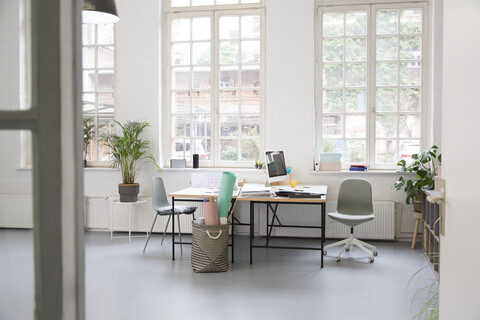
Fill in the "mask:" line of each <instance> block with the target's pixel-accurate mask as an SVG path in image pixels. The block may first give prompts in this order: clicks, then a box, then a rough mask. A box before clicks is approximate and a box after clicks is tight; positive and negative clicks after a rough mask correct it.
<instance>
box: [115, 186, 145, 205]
mask: <svg viewBox="0 0 480 320" xmlns="http://www.w3.org/2000/svg"><path fill="white" fill-rule="evenodd" d="M139 192H140V184H138V183H133V184H123V183H120V184H118V193H119V194H120V202H136V201H137V200H138V193H139Z"/></svg>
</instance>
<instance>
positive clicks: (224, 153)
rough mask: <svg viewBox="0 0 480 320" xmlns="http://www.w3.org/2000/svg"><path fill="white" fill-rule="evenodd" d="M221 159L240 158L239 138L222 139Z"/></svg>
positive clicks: (235, 159)
mask: <svg viewBox="0 0 480 320" xmlns="http://www.w3.org/2000/svg"><path fill="white" fill-rule="evenodd" d="M220 160H222V161H237V160H238V140H220Z"/></svg>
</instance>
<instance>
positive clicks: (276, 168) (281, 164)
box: [265, 151, 288, 182]
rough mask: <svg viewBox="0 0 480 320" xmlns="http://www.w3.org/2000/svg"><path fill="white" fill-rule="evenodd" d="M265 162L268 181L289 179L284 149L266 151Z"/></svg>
mask: <svg viewBox="0 0 480 320" xmlns="http://www.w3.org/2000/svg"><path fill="white" fill-rule="evenodd" d="M265 163H266V165H267V174H268V182H278V181H283V180H288V176H287V168H286V165H285V157H284V156H283V151H267V152H265Z"/></svg>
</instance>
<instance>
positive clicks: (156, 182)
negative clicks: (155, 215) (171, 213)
mask: <svg viewBox="0 0 480 320" xmlns="http://www.w3.org/2000/svg"><path fill="white" fill-rule="evenodd" d="M152 183H153V187H152V205H153V208H154V209H155V210H157V209H159V208H165V207H169V206H170V203H169V202H168V199H167V193H166V192H165V186H164V184H163V179H162V178H160V177H153V178H152Z"/></svg>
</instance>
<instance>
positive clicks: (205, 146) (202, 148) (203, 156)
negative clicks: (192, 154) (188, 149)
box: [195, 139, 212, 160]
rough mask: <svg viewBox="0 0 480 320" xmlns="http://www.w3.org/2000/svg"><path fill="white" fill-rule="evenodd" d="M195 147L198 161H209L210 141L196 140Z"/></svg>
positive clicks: (210, 156) (210, 155)
mask: <svg viewBox="0 0 480 320" xmlns="http://www.w3.org/2000/svg"><path fill="white" fill-rule="evenodd" d="M195 145H196V152H197V153H198V155H199V158H200V160H211V158H212V154H211V145H212V140H210V139H203V140H197V142H196V143H195Z"/></svg>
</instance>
